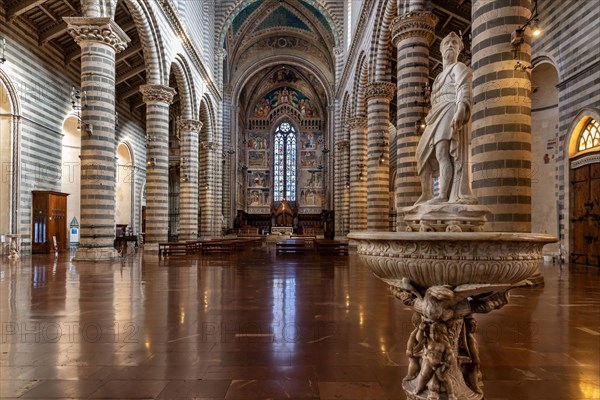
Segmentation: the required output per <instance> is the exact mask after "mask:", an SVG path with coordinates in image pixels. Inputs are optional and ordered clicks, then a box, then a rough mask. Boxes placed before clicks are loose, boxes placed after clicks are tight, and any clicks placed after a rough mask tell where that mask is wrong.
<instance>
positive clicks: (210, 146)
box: [200, 142, 221, 236]
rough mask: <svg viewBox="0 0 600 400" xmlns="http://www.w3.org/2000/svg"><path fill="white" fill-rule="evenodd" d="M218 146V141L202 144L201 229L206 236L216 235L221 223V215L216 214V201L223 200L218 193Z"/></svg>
mask: <svg viewBox="0 0 600 400" xmlns="http://www.w3.org/2000/svg"><path fill="white" fill-rule="evenodd" d="M217 148H218V146H217V143H216V142H206V143H202V145H201V146H200V149H201V153H200V199H201V203H200V207H201V212H200V231H201V234H202V235H204V236H215V235H216V234H217V225H219V226H220V223H221V222H220V215H219V216H217V215H216V212H217V204H216V202H217V201H218V202H220V201H221V199H220V198H219V197H218V194H217V176H216V175H217V165H216V161H218V160H217V159H216V157H217ZM217 217H218V218H217Z"/></svg>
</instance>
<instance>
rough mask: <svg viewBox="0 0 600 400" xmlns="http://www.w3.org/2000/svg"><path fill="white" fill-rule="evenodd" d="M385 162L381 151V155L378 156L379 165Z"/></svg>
mask: <svg viewBox="0 0 600 400" xmlns="http://www.w3.org/2000/svg"><path fill="white" fill-rule="evenodd" d="M384 162H385V154H383V151H382V152H381V155H380V156H379V164H383V163H384Z"/></svg>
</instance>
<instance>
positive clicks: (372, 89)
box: [365, 82, 396, 101]
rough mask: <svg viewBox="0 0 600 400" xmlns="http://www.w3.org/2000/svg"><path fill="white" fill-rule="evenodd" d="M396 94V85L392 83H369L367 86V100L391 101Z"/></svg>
mask: <svg viewBox="0 0 600 400" xmlns="http://www.w3.org/2000/svg"><path fill="white" fill-rule="evenodd" d="M394 93H396V85H395V84H393V83H391V82H369V83H367V85H366V86H365V98H366V99H367V100H369V99H370V98H372V97H375V98H380V99H385V100H387V101H390V100H392V98H394Z"/></svg>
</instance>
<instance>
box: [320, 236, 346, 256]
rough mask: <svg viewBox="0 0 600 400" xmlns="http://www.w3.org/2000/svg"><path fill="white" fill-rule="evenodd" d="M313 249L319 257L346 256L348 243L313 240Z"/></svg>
mask: <svg viewBox="0 0 600 400" xmlns="http://www.w3.org/2000/svg"><path fill="white" fill-rule="evenodd" d="M315 248H316V249H317V253H319V254H320V255H347V254H348V242H342V241H339V240H329V239H320V240H315Z"/></svg>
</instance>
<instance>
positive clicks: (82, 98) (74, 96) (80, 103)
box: [71, 86, 94, 136]
mask: <svg viewBox="0 0 600 400" xmlns="http://www.w3.org/2000/svg"><path fill="white" fill-rule="evenodd" d="M71 106H72V107H73V110H75V115H76V116H77V130H78V131H80V130H81V124H83V126H84V127H85V131H86V132H87V133H88V135H90V136H92V135H93V134H94V128H93V127H92V125H91V124H88V123H87V122H85V121H83V117H82V116H81V109H82V108H83V107H87V92H86V91H85V90H84V91H83V93H82V92H81V90H80V89H78V88H76V87H75V86H72V87H71Z"/></svg>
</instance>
